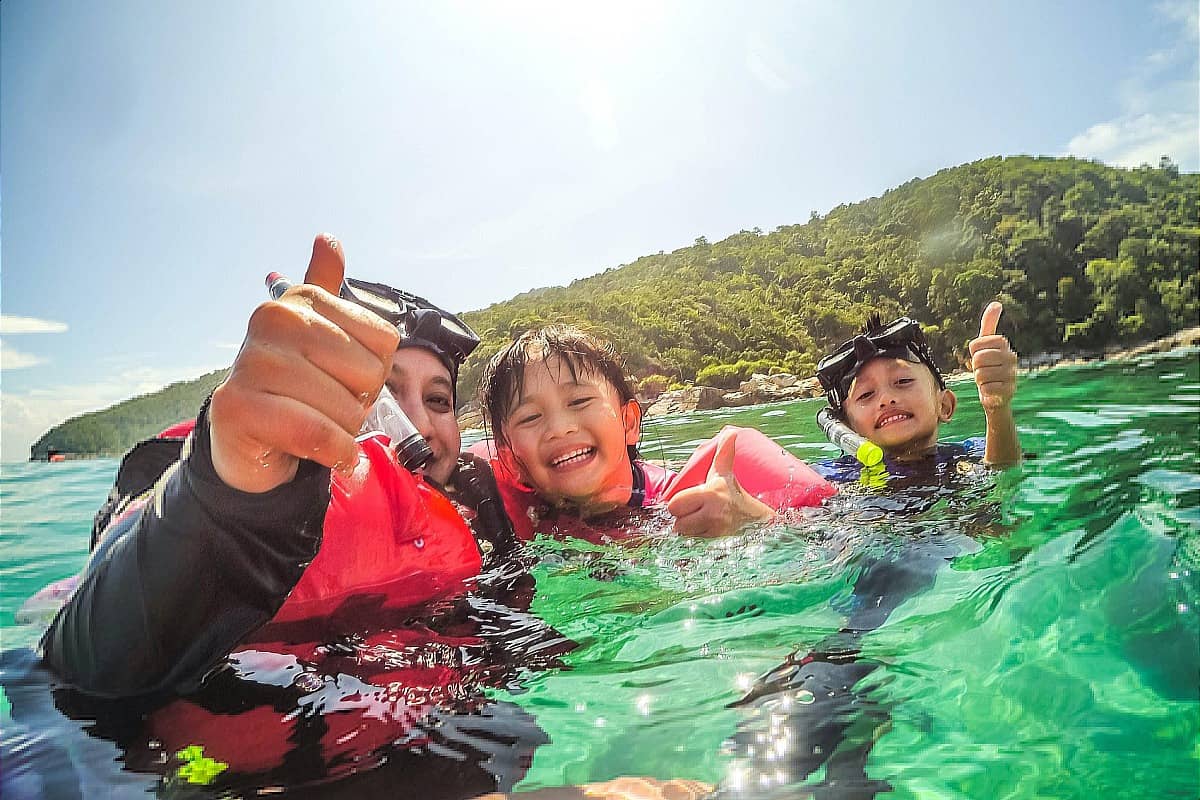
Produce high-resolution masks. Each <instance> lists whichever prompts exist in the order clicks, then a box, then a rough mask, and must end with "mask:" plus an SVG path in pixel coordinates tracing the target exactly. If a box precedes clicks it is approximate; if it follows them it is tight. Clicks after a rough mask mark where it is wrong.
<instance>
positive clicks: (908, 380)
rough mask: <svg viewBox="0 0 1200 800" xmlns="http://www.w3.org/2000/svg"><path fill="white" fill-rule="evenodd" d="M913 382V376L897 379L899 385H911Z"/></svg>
mask: <svg viewBox="0 0 1200 800" xmlns="http://www.w3.org/2000/svg"><path fill="white" fill-rule="evenodd" d="M912 382H913V379H912V378H899V379H898V380H897V381H896V385H897V386H908V385H909V384H910V383H912Z"/></svg>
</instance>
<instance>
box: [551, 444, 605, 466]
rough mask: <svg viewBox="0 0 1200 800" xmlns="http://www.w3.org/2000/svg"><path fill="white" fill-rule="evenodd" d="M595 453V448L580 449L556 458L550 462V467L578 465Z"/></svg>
mask: <svg viewBox="0 0 1200 800" xmlns="http://www.w3.org/2000/svg"><path fill="white" fill-rule="evenodd" d="M595 452H596V448H594V447H580V448H579V449H577V450H572V451H570V452H569V453H563V454H562V455H561V456H559V457H558V458H555V459H554V460H552V461H551V462H550V466H551V467H554V468H558V467H566V466H570V465H571V464H577V463H579V462H580V461H583V460H585V459H587V458H588V457H589V456H591V455H592V454H593V453H595Z"/></svg>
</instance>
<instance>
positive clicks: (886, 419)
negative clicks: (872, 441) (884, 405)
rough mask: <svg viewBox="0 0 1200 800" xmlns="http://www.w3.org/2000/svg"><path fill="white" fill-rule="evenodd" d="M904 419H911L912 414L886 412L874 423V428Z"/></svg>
mask: <svg viewBox="0 0 1200 800" xmlns="http://www.w3.org/2000/svg"><path fill="white" fill-rule="evenodd" d="M906 419H912V414H907V413H904V412H899V413H896V414H888V415H887V416H886V417H884V418H883V419H881V420H879V422H876V423H875V430H879V429H880V428H886V427H887V426H888V425H891V424H892V423H893V422H902V421H904V420H906Z"/></svg>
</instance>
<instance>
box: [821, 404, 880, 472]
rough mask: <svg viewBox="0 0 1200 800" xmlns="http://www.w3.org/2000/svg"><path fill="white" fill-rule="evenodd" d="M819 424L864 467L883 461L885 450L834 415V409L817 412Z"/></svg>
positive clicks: (828, 436) (834, 441) (827, 435)
mask: <svg viewBox="0 0 1200 800" xmlns="http://www.w3.org/2000/svg"><path fill="white" fill-rule="evenodd" d="M817 424H818V425H820V426H821V430H822V431H824V432H825V436H826V438H828V439H829V441H831V442H833V443H834V444H836V445H837V446H838V447H840V448H841V450H842V452H843V453H845V454H846V455H849V456H854V457H855V458H856V459H858V462H859V463H860V464H862V465H863V466H864V467H873V466H875V465H876V464H879V463H881V462H882V461H883V450H882V449H881V448H880V447H879V445H877V444H875V443H874V442H872V441H871V440H869V439H867V438H865V437H863V436H859V435H858V434H857V433H855V432H854V431H853V430H851V429H850V426H849V425H847V424H846V423H844V422H842V421H841V420H840V419H838V418H837V417H835V416H834V415H833V410H832V409H829V408H822V409H821V410H820V411H818V412H817Z"/></svg>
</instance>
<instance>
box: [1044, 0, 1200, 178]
mask: <svg viewBox="0 0 1200 800" xmlns="http://www.w3.org/2000/svg"><path fill="white" fill-rule="evenodd" d="M1154 11H1155V13H1157V14H1158V15H1159V17H1160V20H1161V21H1162V22H1164V23H1165V24H1168V25H1171V26H1172V27H1173V28H1175V29H1176V36H1175V39H1174V41H1173V42H1171V44H1170V45H1169V46H1168V47H1166V48H1164V49H1160V50H1157V51H1155V52H1153V53H1151V54H1149V55H1148V56H1147V57H1146V58H1145V59H1144V60H1143V61H1142V63H1141V64H1139V65H1137V67H1136V68H1135V69H1134V70H1133V71H1132V74H1130V76H1129V77H1128V78H1126V79H1125V80H1124V81H1122V82H1121V84H1120V85H1119V86H1118V87H1117V93H1118V97H1119V100H1120V106H1121V114H1120V115H1119V116H1117V117H1114V118H1113V119H1109V120H1105V121H1103V122H1098V123H1096V124H1095V125H1092V126H1091V127H1089V128H1088V129H1087V130H1086V131H1083V132H1082V133H1080V134H1077V135H1076V136H1074V137H1072V138H1071V141H1070V142H1068V143H1067V147H1066V154H1067V155H1075V156H1082V157H1084V158H1096V159H1100V160H1101V161H1104V162H1106V163H1109V164H1117V165H1120V166H1125V167H1136V166H1139V165H1141V164H1157V163H1158V160H1159V158H1160V157H1162V156H1164V155H1165V156H1170V157H1171V159H1172V160H1174V161H1175V163H1176V164H1178V165H1179V167H1180V169H1183V170H1185V171H1193V170H1196V169H1200V105H1198V100H1197V98H1198V97H1200V51H1198V50H1197V47H1196V43H1197V41H1200V10H1198V9H1197V6H1196V4H1195V3H1194V2H1165V3H1159V4H1157V5H1156V6H1155V7H1154ZM1176 67H1182V69H1180V70H1179V71H1178V72H1177V74H1184V75H1187V77H1186V78H1184V79H1182V80H1178V79H1177V80H1167V81H1164V80H1162V75H1163V73H1164V72H1166V71H1167V70H1168V69H1174V68H1176Z"/></svg>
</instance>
